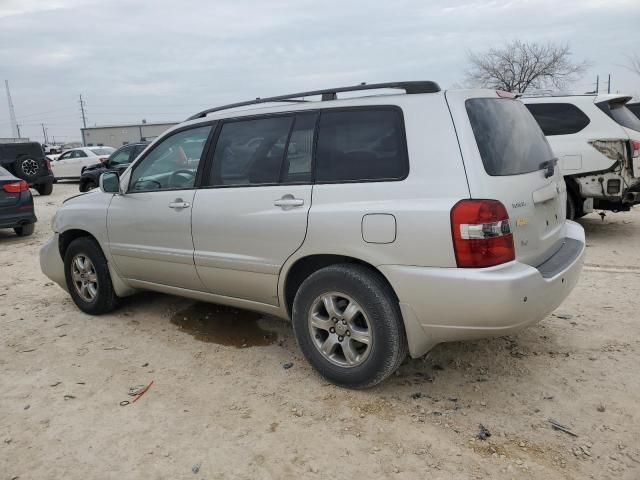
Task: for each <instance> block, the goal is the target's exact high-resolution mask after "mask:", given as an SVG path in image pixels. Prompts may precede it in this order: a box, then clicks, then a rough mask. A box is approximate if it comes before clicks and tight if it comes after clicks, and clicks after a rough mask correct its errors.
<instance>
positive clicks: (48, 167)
mask: <svg viewBox="0 0 640 480" xmlns="http://www.w3.org/2000/svg"><path fill="white" fill-rule="evenodd" d="M44 161H45V163H46V164H47V172H49V173H53V172H52V171H51V160H49V158H48V157H45V158H44Z"/></svg>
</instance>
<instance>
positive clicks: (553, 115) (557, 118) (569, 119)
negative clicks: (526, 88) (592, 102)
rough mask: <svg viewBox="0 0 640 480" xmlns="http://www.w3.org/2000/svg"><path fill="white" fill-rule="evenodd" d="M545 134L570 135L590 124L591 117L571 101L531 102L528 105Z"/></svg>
mask: <svg viewBox="0 0 640 480" xmlns="http://www.w3.org/2000/svg"><path fill="white" fill-rule="evenodd" d="M526 107H527V108H528V109H529V111H530V112H531V114H532V115H533V118H535V119H536V121H537V122H538V125H540V128H541V129H542V131H543V132H544V134H545V135H549V136H551V135H570V134H573V133H578V132H579V131H580V130H582V129H583V128H584V127H586V126H587V125H589V122H590V120H589V117H587V116H586V115H585V114H584V112H583V111H582V110H580V109H579V108H578V107H576V106H575V105H572V104H571V103H529V104H527V105H526Z"/></svg>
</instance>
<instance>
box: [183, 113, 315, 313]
mask: <svg viewBox="0 0 640 480" xmlns="http://www.w3.org/2000/svg"><path fill="white" fill-rule="evenodd" d="M315 124H316V113H303V114H298V115H284V116H271V117H264V118H257V119H256V118H252V119H245V120H242V119H240V120H234V121H227V122H224V123H223V124H222V125H221V126H220V127H219V129H220V132H219V135H218V140H217V142H216V147H215V151H214V155H213V159H212V162H211V164H210V165H209V168H208V169H207V170H208V171H206V173H205V178H204V183H203V188H201V189H199V190H198V191H197V192H196V195H195V200H194V207H193V212H192V231H193V245H194V249H195V252H194V260H195V264H196V269H197V271H198V276H199V277H200V278H201V279H202V282H203V283H204V285H205V287H206V288H207V289H208V290H209V291H210V292H211V293H214V294H217V295H223V296H227V297H235V298H241V299H244V300H251V301H254V302H260V303H264V304H269V305H277V304H278V292H277V284H278V274H279V271H280V268H281V267H282V265H283V264H284V262H285V261H286V260H287V258H288V257H289V256H291V254H293V253H294V252H295V251H296V250H297V249H298V248H299V247H300V246H301V245H302V242H303V241H304V237H305V232H306V228H307V214H308V212H309V207H310V205H311V188H312V187H311V164H312V162H311V157H312V151H313V148H312V147H313V138H314V130H315Z"/></svg>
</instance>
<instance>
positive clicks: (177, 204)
mask: <svg viewBox="0 0 640 480" xmlns="http://www.w3.org/2000/svg"><path fill="white" fill-rule="evenodd" d="M190 206H191V204H190V203H189V202H185V201H183V200H182V199H181V198H176V199H175V200H174V201H173V202H171V203H169V208H173V209H176V210H182V209H183V208H189V207H190Z"/></svg>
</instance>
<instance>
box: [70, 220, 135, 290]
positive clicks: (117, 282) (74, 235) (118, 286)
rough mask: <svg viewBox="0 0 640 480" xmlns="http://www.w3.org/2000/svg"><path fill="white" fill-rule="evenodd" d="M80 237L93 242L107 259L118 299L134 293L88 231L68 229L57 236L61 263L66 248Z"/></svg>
mask: <svg viewBox="0 0 640 480" xmlns="http://www.w3.org/2000/svg"><path fill="white" fill-rule="evenodd" d="M82 237H87V238H90V239H91V240H93V241H95V242H96V244H97V245H98V248H100V250H101V251H102V253H103V255H104V256H105V258H106V259H107V265H108V267H109V274H110V275H111V283H112V284H113V288H114V290H115V292H116V294H117V295H118V296H119V297H125V296H127V295H131V294H133V293H134V292H135V289H133V288H131V287H130V286H129V285H128V284H127V282H126V281H125V280H123V279H122V277H120V275H119V273H118V271H117V269H116V268H114V264H113V262H112V261H111V255H109V252H107V251H105V248H104V247H103V245H102V243H100V241H99V240H98V238H97V237H96V236H95V235H93V234H92V233H91V232H89V231H88V230H83V229H81V228H70V229H68V230H65V231H64V232H60V233H59V234H58V252H59V254H60V258H61V259H62V261H63V262H64V255H65V252H66V251H67V248H69V245H71V242H73V241H74V240H76V239H78V238H82Z"/></svg>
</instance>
